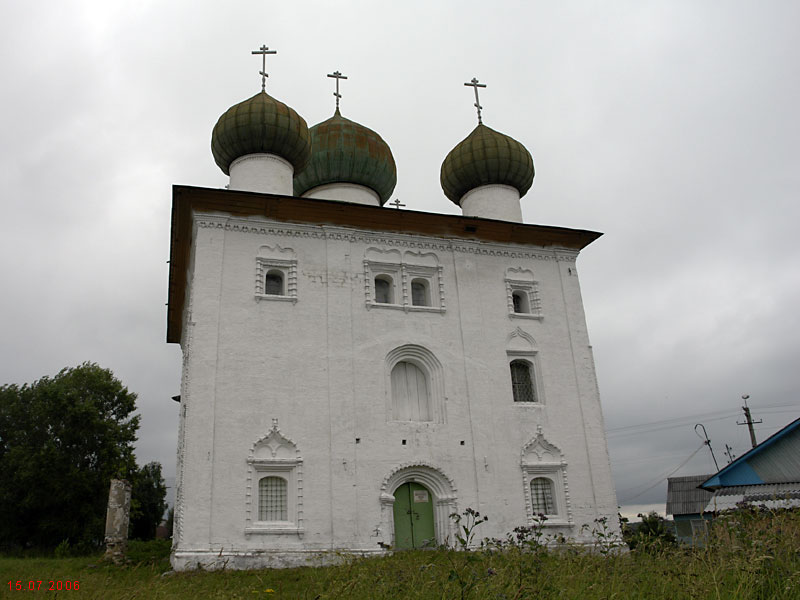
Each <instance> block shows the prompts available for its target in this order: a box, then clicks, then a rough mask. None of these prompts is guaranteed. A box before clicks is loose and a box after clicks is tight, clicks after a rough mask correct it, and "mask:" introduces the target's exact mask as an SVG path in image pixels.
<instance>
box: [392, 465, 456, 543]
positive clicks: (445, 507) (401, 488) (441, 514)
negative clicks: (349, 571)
mask: <svg viewBox="0 0 800 600" xmlns="http://www.w3.org/2000/svg"><path fill="white" fill-rule="evenodd" d="M415 492H417V495H416V500H417V501H416V502H415V501H414V500H415V498H414V494H415ZM422 492H425V493H426V494H427V499H426V498H425V495H424V494H422ZM380 502H381V524H380V527H379V533H380V535H381V537H382V538H383V540H382V541H381V542H380V543H381V545H382V546H383V547H385V548H390V547H394V548H420V547H422V545H423V543H424V541H425V540H426V539H430V540H431V543H432V544H437V545H438V544H447V543H448V542H450V543H452V540H454V539H455V533H456V530H455V528H454V523H453V520H452V519H451V518H450V515H451V514H453V513H455V512H458V501H457V492H456V487H455V485H454V484H453V480H452V479H450V478H449V477H448V476H447V475H445V474H444V473H443V472H442V471H441V469H439V468H438V467H436V466H434V465H432V464H430V463H426V462H416V463H406V464H403V465H398V466H397V467H395V468H394V469H393V470H392V471H391V472H390V473H389V474H388V475H387V477H386V478H385V479H384V480H383V484H382V485H381V495H380ZM423 505H425V506H423ZM407 511H411V512H410V513H409V512H407ZM427 511H430V512H427ZM414 513H417V514H419V519H417V515H416V514H414ZM425 515H429V516H425ZM412 518H413V519H414V521H413V525H414V527H415V530H414V532H413V534H412V535H409V533H410V530H411V527H412V523H411V521H410V520H411V519H412ZM404 519H405V520H404ZM430 526H432V527H433V533H432V534H431V532H430ZM404 528H405V532H404Z"/></svg>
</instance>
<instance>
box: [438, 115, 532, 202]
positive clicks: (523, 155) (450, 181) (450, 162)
mask: <svg viewBox="0 0 800 600" xmlns="http://www.w3.org/2000/svg"><path fill="white" fill-rule="evenodd" d="M533 176H534V170H533V158H532V157H531V154H530V152H528V150H527V149H526V148H525V146H523V145H522V144H520V143H519V142H518V141H517V140H515V139H514V138H511V137H509V136H507V135H504V134H502V133H500V132H497V131H495V130H494V129H491V128H490V127H487V126H486V125H483V124H479V125H478V126H477V127H476V128H475V129H474V130H473V131H472V133H470V134H469V135H468V136H467V137H466V139H464V140H463V141H461V142H460V143H459V144H458V145H457V146H456V147H455V148H453V149H452V150H451V151H450V153H449V154H448V155H447V157H445V159H444V162H443V163H442V170H441V173H440V181H441V184H442V190H444V194H445V196H447V197H448V198H449V199H450V200H452V201H453V202H455V203H456V204H459V202H461V198H462V197H463V196H464V194H466V193H467V192H468V191H470V190H472V189H475V188H476V187H480V186H482V185H491V184H502V185H510V186H512V187H515V188H517V190H518V191H519V195H520V197H522V196H524V195H525V194H526V193H527V191H528V190H529V189H530V187H531V185H532V184H533Z"/></svg>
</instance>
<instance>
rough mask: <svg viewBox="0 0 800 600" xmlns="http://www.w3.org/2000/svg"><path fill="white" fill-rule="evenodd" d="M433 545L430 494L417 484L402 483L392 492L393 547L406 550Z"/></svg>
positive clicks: (434, 538)
mask: <svg viewBox="0 0 800 600" xmlns="http://www.w3.org/2000/svg"><path fill="white" fill-rule="evenodd" d="M435 543H436V530H435V528H434V523H433V497H432V494H431V493H430V491H429V490H428V488H426V487H425V486H423V485H420V484H419V483H416V482H413V481H412V482H408V483H404V484H403V485H401V486H400V487H398V488H397V489H396V490H395V492H394V547H395V548H397V549H398V550H407V549H411V548H422V547H424V546H431V545H433V544H435Z"/></svg>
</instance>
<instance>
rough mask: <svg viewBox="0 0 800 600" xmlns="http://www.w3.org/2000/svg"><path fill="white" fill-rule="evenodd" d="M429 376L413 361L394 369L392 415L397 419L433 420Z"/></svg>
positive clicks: (404, 362)
mask: <svg viewBox="0 0 800 600" xmlns="http://www.w3.org/2000/svg"><path fill="white" fill-rule="evenodd" d="M429 388H430V386H429V385H428V376H427V374H426V373H425V371H423V370H422V369H421V368H420V367H418V366H417V365H415V364H414V363H412V362H407V361H401V362H399V363H397V364H396V365H395V366H394V368H393V369H392V417H393V419H394V420H395V421H432V420H433V416H432V411H431V397H430V389H429Z"/></svg>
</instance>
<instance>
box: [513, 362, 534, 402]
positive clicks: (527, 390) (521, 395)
mask: <svg viewBox="0 0 800 600" xmlns="http://www.w3.org/2000/svg"><path fill="white" fill-rule="evenodd" d="M533 376H534V374H533V365H532V364H531V363H529V362H528V361H527V360H514V361H512V362H511V388H512V390H513V392H514V402H536V392H535V390H534V386H533Z"/></svg>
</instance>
